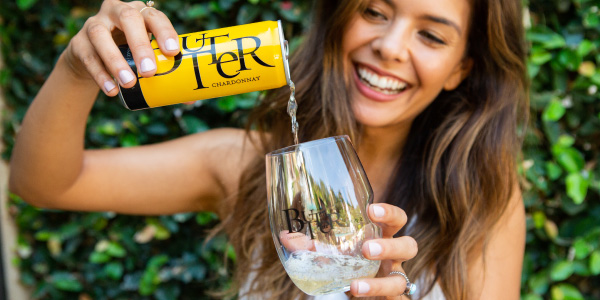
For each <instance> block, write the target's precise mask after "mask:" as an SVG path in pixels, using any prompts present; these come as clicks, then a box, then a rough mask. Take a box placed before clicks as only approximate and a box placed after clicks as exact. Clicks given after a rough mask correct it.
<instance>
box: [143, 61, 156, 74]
mask: <svg viewBox="0 0 600 300" xmlns="http://www.w3.org/2000/svg"><path fill="white" fill-rule="evenodd" d="M141 69H142V72H148V71H152V70H154V69H156V65H155V64H154V62H153V61H152V60H151V59H149V58H144V59H142V68H141Z"/></svg>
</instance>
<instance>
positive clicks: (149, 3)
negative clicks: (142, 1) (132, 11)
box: [140, 0, 156, 14]
mask: <svg viewBox="0 0 600 300" xmlns="http://www.w3.org/2000/svg"><path fill="white" fill-rule="evenodd" d="M146 8H154V9H156V8H155V7H154V1H152V0H149V1H146V6H145V7H144V8H142V9H140V14H141V13H142V12H143V11H144V9H146Z"/></svg>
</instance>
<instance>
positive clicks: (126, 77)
mask: <svg viewBox="0 0 600 300" xmlns="http://www.w3.org/2000/svg"><path fill="white" fill-rule="evenodd" d="M119 78H120V79H121V82H122V83H128V82H130V81H132V80H133V78H134V77H133V74H131V72H130V71H126V70H121V71H119Z"/></svg>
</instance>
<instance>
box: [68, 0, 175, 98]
mask: <svg viewBox="0 0 600 300" xmlns="http://www.w3.org/2000/svg"><path fill="white" fill-rule="evenodd" d="M144 7H145V5H144V3H143V2H141V1H132V2H127V3H125V2H121V1H117V0H105V1H104V2H103V3H102V7H101V8H100V11H99V12H98V14H96V15H95V16H93V17H90V18H89V19H88V20H87V21H86V22H85V24H84V25H83V28H82V29H81V30H80V31H79V32H78V33H77V34H76V35H75V36H74V37H73V39H72V40H71V42H70V43H69V45H68V47H67V49H66V50H65V52H64V53H63V55H64V59H65V60H66V62H67V64H68V65H69V67H70V69H71V70H72V71H73V73H74V75H75V78H82V79H83V78H86V79H89V80H93V81H94V82H95V83H96V84H97V85H98V86H99V87H100V89H101V90H102V91H104V93H105V94H106V95H108V96H111V97H112V96H116V95H117V93H118V89H117V88H116V85H115V81H114V80H113V77H114V78H115V79H116V81H117V83H118V84H120V85H121V86H122V87H124V88H130V87H133V86H134V85H135V82H136V80H137V74H134V73H133V71H132V70H131V68H130V67H129V65H128V64H127V62H126V61H125V58H123V55H122V54H121V52H120V51H119V49H118V45H122V44H125V43H127V44H128V45H129V47H130V49H131V52H132V54H133V58H134V60H135V64H136V66H137V70H138V72H139V73H140V75H141V76H142V77H151V76H153V75H154V74H155V73H156V58H155V55H154V51H153V50H152V47H151V46H150V39H149V33H152V34H153V35H154V36H155V38H156V40H157V42H158V45H159V48H160V50H161V51H162V53H163V54H164V55H166V56H175V55H177V53H179V39H178V37H177V32H175V29H174V28H173V25H172V24H171V22H170V21H169V19H168V18H167V16H166V15H165V14H164V13H162V12H161V11H159V10H157V9H154V8H147V9H144V10H143V11H142V12H140V11H141V10H142V9H143V8H144ZM111 76H112V77H111Z"/></svg>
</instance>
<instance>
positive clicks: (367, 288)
mask: <svg viewBox="0 0 600 300" xmlns="http://www.w3.org/2000/svg"><path fill="white" fill-rule="evenodd" d="M405 290H406V280H405V279H404V277H402V276H400V275H392V276H388V277H383V278H365V279H359V280H355V281H353V282H352V284H350V292H351V293H352V295H354V296H356V297H371V296H387V297H390V298H392V299H401V298H400V297H401V296H400V295H402V294H403V293H404V291H405ZM395 297H398V298H395ZM388 299H389V298H388Z"/></svg>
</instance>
